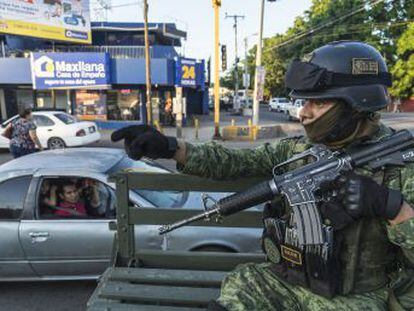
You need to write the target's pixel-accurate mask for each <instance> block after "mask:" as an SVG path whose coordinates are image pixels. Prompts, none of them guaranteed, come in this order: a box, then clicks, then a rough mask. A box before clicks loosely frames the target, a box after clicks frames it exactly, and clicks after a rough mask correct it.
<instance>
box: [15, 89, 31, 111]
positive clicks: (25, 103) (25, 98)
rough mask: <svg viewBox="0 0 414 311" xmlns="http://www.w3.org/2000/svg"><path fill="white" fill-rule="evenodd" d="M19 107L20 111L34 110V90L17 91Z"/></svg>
mask: <svg viewBox="0 0 414 311" xmlns="http://www.w3.org/2000/svg"><path fill="white" fill-rule="evenodd" d="M16 99H17V107H18V110H20V109H24V108H33V107H34V100H33V91H32V90H17V91H16Z"/></svg>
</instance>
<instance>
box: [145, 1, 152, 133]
mask: <svg viewBox="0 0 414 311" xmlns="http://www.w3.org/2000/svg"><path fill="white" fill-rule="evenodd" d="M144 38H145V75H146V77H145V81H146V86H147V92H146V95H147V96H146V97H147V98H146V99H147V103H146V111H147V124H149V125H153V120H152V102H151V55H150V51H149V40H148V0H144Z"/></svg>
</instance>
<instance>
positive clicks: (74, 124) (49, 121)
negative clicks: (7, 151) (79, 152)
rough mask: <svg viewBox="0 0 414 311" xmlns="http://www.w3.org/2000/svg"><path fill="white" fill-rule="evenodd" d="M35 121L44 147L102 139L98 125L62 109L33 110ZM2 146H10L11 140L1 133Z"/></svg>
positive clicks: (56, 147)
mask: <svg viewBox="0 0 414 311" xmlns="http://www.w3.org/2000/svg"><path fill="white" fill-rule="evenodd" d="M32 114H33V122H34V123H35V124H36V126H37V130H36V132H37V136H38V137H39V140H40V143H41V144H42V146H43V148H48V149H60V148H65V147H77V146H84V145H87V144H91V143H94V142H96V141H98V140H99V139H101V134H100V133H99V131H98V126H97V125H96V124H95V123H94V122H89V121H78V120H76V118H75V117H73V116H71V115H70V114H67V113H65V112H61V111H33V112H32ZM18 117H19V116H17V115H16V116H14V117H12V118H10V119H9V120H7V121H6V122H4V123H3V124H2V128H3V129H0V130H4V128H5V127H6V126H7V125H8V124H9V123H10V122H11V121H13V120H15V119H16V118H18ZM0 148H9V140H8V139H7V138H5V137H3V136H2V135H0Z"/></svg>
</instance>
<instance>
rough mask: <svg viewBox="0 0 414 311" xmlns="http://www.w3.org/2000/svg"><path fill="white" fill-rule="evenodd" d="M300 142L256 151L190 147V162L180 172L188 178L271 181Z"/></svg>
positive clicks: (288, 142) (279, 144)
mask: <svg viewBox="0 0 414 311" xmlns="http://www.w3.org/2000/svg"><path fill="white" fill-rule="evenodd" d="M296 145H297V139H285V140H282V141H279V142H276V143H273V144H264V145H262V146H260V147H257V148H255V149H230V148H226V147H224V146H222V145H219V144H217V143H215V142H211V143H206V144H200V145H192V144H187V161H186V164H185V165H181V166H178V169H179V170H180V171H181V172H182V173H185V174H191V175H197V176H201V177H207V178H213V179H219V180H229V179H236V178H242V177H270V176H271V175H272V169H273V167H274V166H275V165H277V164H279V163H281V162H284V161H286V160H287V159H289V158H290V157H291V156H292V155H293V153H294V151H295V150H296V148H295V147H296Z"/></svg>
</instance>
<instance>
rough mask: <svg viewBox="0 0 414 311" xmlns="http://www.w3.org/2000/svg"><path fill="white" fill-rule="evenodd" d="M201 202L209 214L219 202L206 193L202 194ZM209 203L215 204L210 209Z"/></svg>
mask: <svg viewBox="0 0 414 311" xmlns="http://www.w3.org/2000/svg"><path fill="white" fill-rule="evenodd" d="M201 200H202V201H203V206H204V210H205V211H206V212H207V211H209V210H211V209H213V208H214V207H215V205H216V204H217V200H215V199H213V197H212V196H210V195H208V194H206V193H202V194H201ZM208 201H211V202H213V205H212V206H211V207H208V205H207V204H208Z"/></svg>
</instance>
